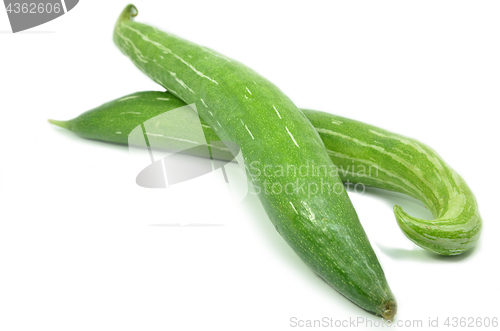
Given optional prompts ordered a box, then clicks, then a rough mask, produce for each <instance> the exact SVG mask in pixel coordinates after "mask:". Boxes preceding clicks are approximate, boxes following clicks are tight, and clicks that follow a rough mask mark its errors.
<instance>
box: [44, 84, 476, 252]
mask: <svg viewBox="0 0 500 331" xmlns="http://www.w3.org/2000/svg"><path fill="white" fill-rule="evenodd" d="M182 106H185V103H184V102H183V101H181V100H179V99H178V98H176V97H175V96H173V95H172V94H169V93H167V92H138V93H134V94H130V95H127V96H125V97H123V98H120V99H117V100H113V101H111V102H108V103H106V104H104V105H102V106H100V107H97V108H95V109H93V110H90V111H88V112H86V113H84V114H82V115H80V116H78V117H77V118H75V119H73V120H70V121H67V122H60V121H55V122H54V124H57V125H60V126H62V127H64V128H67V129H69V130H71V131H73V132H75V133H77V134H78V135H80V136H82V137H85V138H90V139H97V140H103V141H108V142H115V143H120V144H127V143H128V140H127V138H128V134H129V133H130V132H131V131H132V130H133V129H134V128H135V127H137V126H138V125H140V124H141V123H143V122H146V121H147V120H149V119H150V118H153V117H155V116H157V115H160V114H163V113H164V112H166V111H168V110H172V109H176V108H179V107H182ZM302 111H303V112H304V114H305V115H306V116H307V118H308V119H309V121H310V122H311V123H312V124H313V125H314V127H315V128H316V130H317V131H319V134H320V136H321V139H322V140H323V143H324V144H325V146H326V149H327V152H328V154H329V155H330V158H331V159H332V161H333V163H334V164H335V165H337V166H338V168H339V176H340V178H341V180H342V181H344V182H349V183H361V184H363V185H366V186H373V187H377V188H383V189H386V190H390V191H396V192H400V193H404V194H408V195H410V196H412V197H414V198H417V199H419V200H421V201H422V202H423V203H424V204H425V205H426V206H427V208H429V210H430V211H431V212H432V213H433V215H434V216H435V219H434V220H422V219H417V218H414V217H411V216H409V215H407V214H406V213H404V211H402V210H401V208H400V207H399V206H395V207H394V210H395V212H396V219H397V221H398V223H399V225H400V227H401V229H402V230H403V232H404V233H405V235H406V236H407V237H408V238H409V239H410V240H412V241H413V242H415V243H416V244H417V245H419V246H421V247H423V248H425V249H427V250H429V251H431V252H435V253H438V254H442V255H456V254H460V253H463V252H465V251H467V250H469V249H470V248H472V247H474V245H475V244H476V243H477V241H478V239H479V236H480V233H481V226H482V224H481V216H480V215H479V209H478V206H477V202H476V199H475V198H474V195H473V194H472V192H471V191H470V189H469V187H468V186H467V184H466V183H465V182H464V180H463V179H462V177H460V176H459V175H457V174H456V172H455V171H454V170H453V169H451V168H450V167H449V166H448V165H447V164H446V163H445V162H444V161H443V160H442V159H441V157H439V155H438V154H437V153H436V152H434V151H433V150H431V149H430V148H429V147H428V146H426V145H424V144H422V143H420V142H418V141H416V140H414V139H411V138H407V137H404V136H401V135H398V134H395V133H391V132H389V131H386V130H383V129H380V128H377V127H374V126H371V125H368V124H365V123H362V122H358V121H354V120H351V119H347V118H344V117H340V116H336V115H333V114H329V113H323V112H319V111H315V110H307V109H303V110H302ZM176 120H177V121H178V122H177V123H175V125H176V126H179V127H189V126H192V125H193V123H189V122H187V121H182V118H177V119H176ZM200 121H201V125H202V127H203V130H204V133H205V138H206V141H207V142H209V143H210V142H213V141H219V140H220V139H219V137H218V136H217V135H216V134H215V132H214V131H213V130H212V129H211V128H210V127H209V126H208V125H207V124H206V123H205V122H204V121H203V119H200ZM171 130H172V129H171V128H170V127H169V128H163V127H159V128H158V129H157V130H156V131H157V132H165V131H169V132H170V131H171ZM117 132H119V134H117ZM170 136H173V135H172V134H170ZM159 143H160V144H159V145H157V147H159V148H164V149H174V150H186V149H189V150H190V152H191V153H194V152H195V151H196V150H193V149H190V147H193V145H192V144H189V143H186V142H183V141H176V140H161V141H159ZM217 157H218V158H220V159H223V160H226V161H230V160H232V159H233V156H232V154H231V153H230V152H229V151H226V152H225V151H218V152H217Z"/></svg>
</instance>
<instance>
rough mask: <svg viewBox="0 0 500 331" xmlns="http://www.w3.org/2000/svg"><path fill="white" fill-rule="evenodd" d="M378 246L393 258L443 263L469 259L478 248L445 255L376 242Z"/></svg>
mask: <svg viewBox="0 0 500 331" xmlns="http://www.w3.org/2000/svg"><path fill="white" fill-rule="evenodd" d="M376 244H377V246H378V248H380V250H381V251H382V253H384V254H386V255H387V256H389V257H391V258H392V259H393V260H412V261H418V262H430V263H443V262H451V263H455V262H460V261H462V260H464V259H467V258H468V257H469V256H471V255H472V254H474V252H475V251H476V250H477V245H476V246H474V247H473V248H471V249H470V250H468V251H467V252H465V253H463V254H460V255H452V256H445V255H439V254H436V253H432V252H429V251H426V250H425V249H423V248H414V249H411V250H410V249H402V248H394V247H389V246H384V245H382V244H379V243H376Z"/></svg>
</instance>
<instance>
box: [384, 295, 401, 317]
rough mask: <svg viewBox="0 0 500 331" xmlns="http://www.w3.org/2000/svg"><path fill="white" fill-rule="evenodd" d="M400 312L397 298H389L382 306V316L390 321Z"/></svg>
mask: <svg viewBox="0 0 500 331" xmlns="http://www.w3.org/2000/svg"><path fill="white" fill-rule="evenodd" d="M397 312H398V305H397V304H396V301H395V300H392V299H391V300H388V301H386V302H385V303H384V305H383V307H382V317H383V318H384V319H386V320H388V321H392V320H393V318H394V316H396V313H397Z"/></svg>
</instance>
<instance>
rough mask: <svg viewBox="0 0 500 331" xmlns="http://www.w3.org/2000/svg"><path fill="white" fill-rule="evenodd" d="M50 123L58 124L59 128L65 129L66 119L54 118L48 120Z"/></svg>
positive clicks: (66, 125)
mask: <svg viewBox="0 0 500 331" xmlns="http://www.w3.org/2000/svg"><path fill="white" fill-rule="evenodd" d="M48 121H49V123H50V124H54V125H57V126H60V127H61V128H64V129H67V128H68V122H67V121H56V120H50V119H49V120H48Z"/></svg>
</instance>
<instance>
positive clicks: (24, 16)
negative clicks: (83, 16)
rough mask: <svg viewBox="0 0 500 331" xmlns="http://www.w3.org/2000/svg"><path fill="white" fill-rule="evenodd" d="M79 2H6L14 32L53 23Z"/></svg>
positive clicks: (32, 0) (30, 0)
mask: <svg viewBox="0 0 500 331" xmlns="http://www.w3.org/2000/svg"><path fill="white" fill-rule="evenodd" d="M78 1H79V0H29V1H19V0H4V1H3V2H4V4H5V10H6V11H7V16H8V17H9V22H10V27H11V28H12V32H13V33H16V32H19V31H24V30H27V29H31V28H33V27H35V26H38V25H41V24H44V23H47V22H49V21H52V20H54V19H56V18H58V17H59V16H62V15H64V14H66V13H67V12H69V11H70V10H71V9H73V8H74V7H75V6H76V5H77V3H78Z"/></svg>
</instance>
